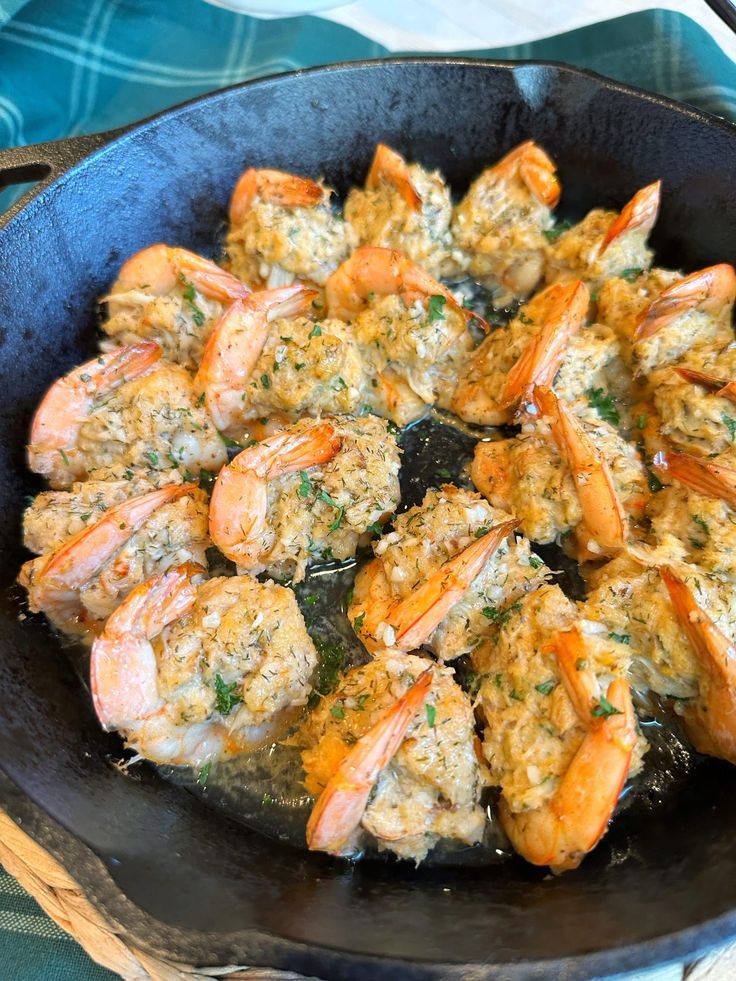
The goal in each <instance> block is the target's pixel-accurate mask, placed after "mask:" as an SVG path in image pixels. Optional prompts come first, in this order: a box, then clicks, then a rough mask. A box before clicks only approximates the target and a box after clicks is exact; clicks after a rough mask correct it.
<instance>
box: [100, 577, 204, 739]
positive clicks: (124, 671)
mask: <svg viewBox="0 0 736 981" xmlns="http://www.w3.org/2000/svg"><path fill="white" fill-rule="evenodd" d="M203 574H204V569H202V567H201V566H198V565H196V564H194V563H192V562H187V563H184V564H183V565H179V566H176V567H175V568H173V569H169V570H168V571H167V572H165V573H164V574H163V575H160V576H154V577H153V578H152V579H148V580H147V581H146V582H144V583H141V585H140V586H137V587H136V588H135V589H134V590H133V591H132V592H131V593H130V594H129V595H128V597H127V598H126V599H125V600H123V602H122V603H121V604H120V606H119V607H118V608H117V609H116V610H115V611H114V613H112V614H111V616H110V617H109V618H108V621H107V623H106V625H105V629H104V631H103V633H102V634H101V635H100V636H99V637H97V638H96V640H95V642H94V643H93V645H92V655H91V660H90V683H91V689H92V700H93V702H94V706H95V711H96V713H97V717H98V719H99V720H100V723H101V724H102V726H103V728H105V729H123V728H126V727H127V726H129V725H130V724H131V723H133V722H135V721H137V720H139V719H143V718H145V717H146V716H148V715H150V714H151V713H152V712H154V711H155V710H156V708H157V707H158V705H159V702H160V699H159V695H158V688H157V664H156V657H155V654H154V652H153V648H152V647H151V646H150V644H148V643H145V641H149V640H151V639H152V638H153V637H156V636H157V635H158V634H160V633H161V631H162V630H163V629H164V627H165V626H166V625H167V624H169V623H172V622H173V621H174V620H178V619H180V618H181V617H183V616H184V615H185V614H186V613H188V612H189V610H190V609H191V608H192V606H193V605H194V601H195V599H196V595H197V590H196V586H195V585H194V583H193V581H192V580H193V578H195V577H198V576H202V575H203ZM141 641H143V642H141Z"/></svg>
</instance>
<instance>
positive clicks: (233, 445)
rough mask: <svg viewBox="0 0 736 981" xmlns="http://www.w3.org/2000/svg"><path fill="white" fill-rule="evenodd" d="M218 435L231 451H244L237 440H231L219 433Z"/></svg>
mask: <svg viewBox="0 0 736 981" xmlns="http://www.w3.org/2000/svg"><path fill="white" fill-rule="evenodd" d="M217 435H218V436H219V437H220V439H221V440H222V442H223V443H224V444H225V446H227V447H228V448H229V449H231V450H242V448H243V447H242V446H241V445H240V443H238V442H237V441H236V440H234V439H230V437H229V436H226V435H225V434H224V433H220V432H218V434H217Z"/></svg>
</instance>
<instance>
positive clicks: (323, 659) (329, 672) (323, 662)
mask: <svg viewBox="0 0 736 981" xmlns="http://www.w3.org/2000/svg"><path fill="white" fill-rule="evenodd" d="M314 646H315V647H316V648H317V655H318V657H319V661H318V663H317V676H316V678H315V682H314V688H315V691H316V692H317V693H318V694H319V695H329V694H330V693H331V692H333V691H334V690H335V689H336V688H337V683H338V681H339V680H340V672H341V671H342V669H343V667H344V665H345V660H346V658H347V654H346V652H345V651H344V650H343V648H342V647H340V645H339V644H326V643H325V642H324V641H322V640H315V642H314Z"/></svg>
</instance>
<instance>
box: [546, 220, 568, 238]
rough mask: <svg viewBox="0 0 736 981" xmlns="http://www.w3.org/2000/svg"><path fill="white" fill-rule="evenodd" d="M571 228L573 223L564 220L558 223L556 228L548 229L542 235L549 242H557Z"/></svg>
mask: <svg viewBox="0 0 736 981" xmlns="http://www.w3.org/2000/svg"><path fill="white" fill-rule="evenodd" d="M571 228H572V222H571V221H568V220H567V218H563V219H562V221H558V222H557V224H556V225H555V226H554V228H547V229H545V230H544V231H543V232H542V234H543V235H544V237H545V238H546V239H547V241H548V242H556V241H557V239H558V238H559V237H560V235H562V234H563V232H568V231H569V230H570V229H571Z"/></svg>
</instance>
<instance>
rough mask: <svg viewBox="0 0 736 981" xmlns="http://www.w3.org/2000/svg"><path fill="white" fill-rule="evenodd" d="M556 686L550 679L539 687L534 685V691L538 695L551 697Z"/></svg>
mask: <svg viewBox="0 0 736 981" xmlns="http://www.w3.org/2000/svg"><path fill="white" fill-rule="evenodd" d="M556 684H557V682H556V681H554V680H553V679H552V678H550V680H549V681H543V682H542V684H541V685H535V686H534V687H535V689H536V690H537V691H538V692H539V693H540V695H551V694H552V691H553V690H554V687H555V685H556Z"/></svg>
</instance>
